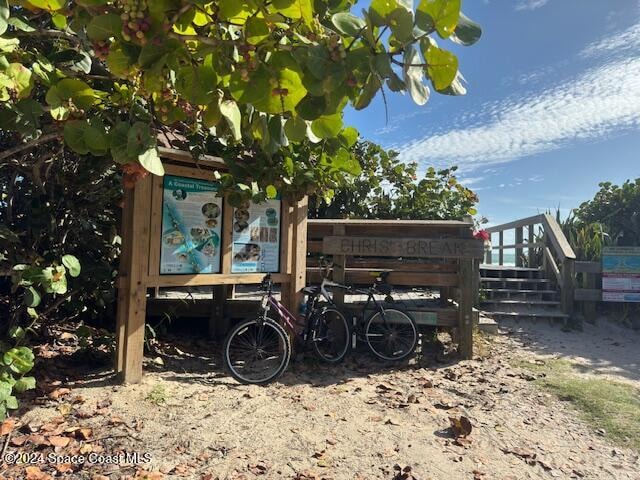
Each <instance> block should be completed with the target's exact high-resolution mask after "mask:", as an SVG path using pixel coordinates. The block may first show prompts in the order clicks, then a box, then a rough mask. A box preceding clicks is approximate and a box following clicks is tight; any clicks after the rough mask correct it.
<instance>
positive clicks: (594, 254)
mask: <svg viewBox="0 0 640 480" xmlns="http://www.w3.org/2000/svg"><path fill="white" fill-rule="evenodd" d="M556 220H557V221H558V223H559V224H560V226H561V227H562V232H563V233H564V235H565V237H567V241H568V242H569V244H570V245H571V248H572V249H573V251H574V253H575V254H576V259H577V260H580V261H596V262H599V261H600V259H601V256H602V247H604V246H606V245H608V244H610V243H611V242H610V237H609V234H608V233H607V232H606V230H605V227H604V226H603V225H602V224H601V223H597V222H594V223H585V222H582V221H580V220H579V219H578V218H577V217H576V216H575V213H574V212H571V213H570V214H569V216H568V217H567V218H566V219H565V220H561V219H560V211H559V210H558V211H556Z"/></svg>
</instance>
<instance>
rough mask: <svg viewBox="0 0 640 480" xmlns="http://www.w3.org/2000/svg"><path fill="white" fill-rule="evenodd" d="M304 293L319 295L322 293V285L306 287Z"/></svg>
mask: <svg viewBox="0 0 640 480" xmlns="http://www.w3.org/2000/svg"><path fill="white" fill-rule="evenodd" d="M302 293H304V294H306V295H318V294H319V293H320V287H319V286H317V285H314V286H313V287H304V288H303V289H302Z"/></svg>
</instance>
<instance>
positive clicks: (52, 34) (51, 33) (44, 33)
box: [13, 30, 82, 45]
mask: <svg viewBox="0 0 640 480" xmlns="http://www.w3.org/2000/svg"><path fill="white" fill-rule="evenodd" d="M13 34H14V35H15V36H16V37H49V38H61V39H64V40H68V41H69V42H71V43H75V44H76V45H80V44H82V41H81V40H80V39H79V38H78V37H76V36H74V35H70V34H68V33H65V32H61V31H60V30H34V31H32V32H23V31H21V30H18V31H15V32H13Z"/></svg>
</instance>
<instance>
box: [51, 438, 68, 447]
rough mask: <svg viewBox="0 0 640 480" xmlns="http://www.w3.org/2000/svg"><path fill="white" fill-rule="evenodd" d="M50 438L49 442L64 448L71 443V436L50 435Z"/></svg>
mask: <svg viewBox="0 0 640 480" xmlns="http://www.w3.org/2000/svg"><path fill="white" fill-rule="evenodd" d="M48 440H49V443H50V444H51V445H53V446H54V447H62V448H64V447H66V446H67V445H69V442H70V441H71V439H70V438H69V437H59V436H52V437H49V438H48Z"/></svg>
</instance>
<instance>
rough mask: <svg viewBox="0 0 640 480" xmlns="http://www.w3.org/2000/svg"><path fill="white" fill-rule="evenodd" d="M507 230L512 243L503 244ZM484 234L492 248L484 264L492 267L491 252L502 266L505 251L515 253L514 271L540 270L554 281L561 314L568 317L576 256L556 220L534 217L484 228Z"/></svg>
mask: <svg viewBox="0 0 640 480" xmlns="http://www.w3.org/2000/svg"><path fill="white" fill-rule="evenodd" d="M510 230H514V232H515V235H514V237H513V238H514V241H513V243H510V244H505V232H507V231H510ZM487 232H488V233H489V234H490V235H491V245H492V246H491V250H490V251H488V252H487V255H486V258H485V263H488V264H491V263H493V260H494V258H493V257H494V255H493V251H496V250H497V257H498V258H497V259H498V264H499V265H504V257H505V255H504V252H505V250H507V251H514V252H515V261H514V263H515V266H516V267H523V266H525V265H526V266H528V267H532V268H542V269H543V270H544V271H545V272H546V273H547V276H548V277H550V278H551V279H554V280H555V283H556V285H557V286H558V290H559V291H560V298H561V302H562V311H563V312H564V313H567V314H571V312H572V311H573V301H574V295H575V275H576V255H575V253H574V252H573V249H572V248H571V245H569V242H568V241H567V238H566V237H565V236H564V233H563V232H562V228H561V227H560V225H559V224H558V222H557V221H556V219H555V218H553V217H552V216H551V215H549V214H540V215H534V216H533V217H528V218H523V219H521V220H515V221H513V222H509V223H505V224H502V225H497V226H495V227H490V228H487ZM525 233H526V237H525ZM496 237H497V242H496ZM525 250H526V251H527V252H526V255H525V253H524V251H525Z"/></svg>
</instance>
